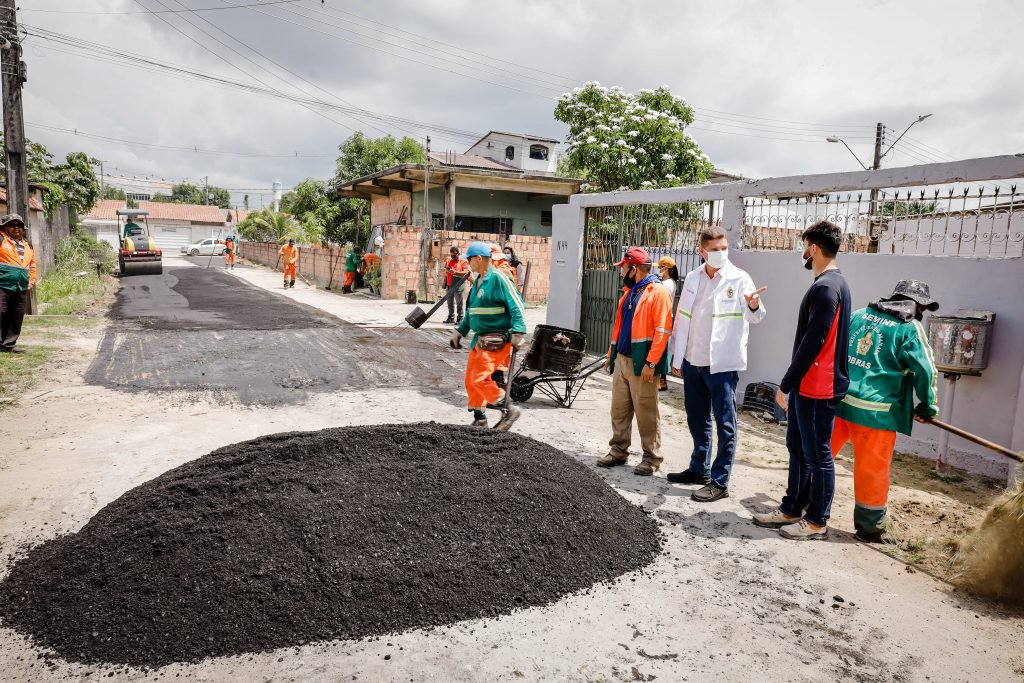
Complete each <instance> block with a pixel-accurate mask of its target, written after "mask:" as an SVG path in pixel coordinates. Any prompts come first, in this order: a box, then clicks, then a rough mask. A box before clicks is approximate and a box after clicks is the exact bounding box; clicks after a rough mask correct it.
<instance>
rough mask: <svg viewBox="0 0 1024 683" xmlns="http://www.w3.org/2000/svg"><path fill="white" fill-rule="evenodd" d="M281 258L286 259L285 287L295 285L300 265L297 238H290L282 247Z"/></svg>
mask: <svg viewBox="0 0 1024 683" xmlns="http://www.w3.org/2000/svg"><path fill="white" fill-rule="evenodd" d="M278 253H280V254H281V260H282V261H284V288H285V289H288V288H289V287H294V286H295V273H296V271H297V270H298V265H299V248H298V247H297V246H295V239H294V238H293V239H289V240H288V244H285V245H283V246H282V247H281V251H280V252H278Z"/></svg>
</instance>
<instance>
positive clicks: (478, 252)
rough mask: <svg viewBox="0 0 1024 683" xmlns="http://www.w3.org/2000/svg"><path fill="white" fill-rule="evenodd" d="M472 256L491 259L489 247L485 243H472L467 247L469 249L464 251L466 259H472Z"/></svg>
mask: <svg viewBox="0 0 1024 683" xmlns="http://www.w3.org/2000/svg"><path fill="white" fill-rule="evenodd" d="M474 256H486V257H487V258H491V246H490V245H489V244H487V243H486V242H473V243H472V244H471V245H469V249H466V258H473V257H474Z"/></svg>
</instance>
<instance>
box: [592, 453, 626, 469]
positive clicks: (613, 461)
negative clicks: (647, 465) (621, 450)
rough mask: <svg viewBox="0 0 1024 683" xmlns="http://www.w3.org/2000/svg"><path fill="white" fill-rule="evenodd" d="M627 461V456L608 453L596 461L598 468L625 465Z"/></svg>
mask: <svg viewBox="0 0 1024 683" xmlns="http://www.w3.org/2000/svg"><path fill="white" fill-rule="evenodd" d="M628 460H629V456H628V455H618V454H617V453H609V454H608V455H606V456H604V457H603V458H601V459H600V460H598V461H597V466H598V467H618V466H619V465H625V464H626V462H627V461H628Z"/></svg>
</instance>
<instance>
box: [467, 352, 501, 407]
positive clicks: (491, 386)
mask: <svg viewBox="0 0 1024 683" xmlns="http://www.w3.org/2000/svg"><path fill="white" fill-rule="evenodd" d="M511 356H512V345H511V344H505V346H504V348H502V349H501V350H500V351H484V350H483V349H481V348H475V349H470V351H469V360H468V361H467V362H466V394H467V396H468V400H467V402H466V406H467V407H468V408H469V409H470V410H483V409H484V408H486V407H487V404H488V403H495V402H496V401H497V400H498V399H499V398H501V397H502V395H503V393H504V392H502V390H501V387H499V386H498V383H497V382H495V381H494V378H493V377H492V376H491V375H493V374H494V371H495V370H501V371H502V372H508V364H509V359H510V358H511Z"/></svg>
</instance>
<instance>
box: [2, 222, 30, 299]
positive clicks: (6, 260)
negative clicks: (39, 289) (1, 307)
mask: <svg viewBox="0 0 1024 683" xmlns="http://www.w3.org/2000/svg"><path fill="white" fill-rule="evenodd" d="M21 243H22V245H23V246H24V248H25V254H24V256H21V255H19V254H18V247H17V246H15V244H14V240H12V239H11V238H9V237H8V236H7V235H2V234H0V276H4V275H6V277H2V278H0V282H6V281H10V282H11V284H12V286H11V287H10V289H14V290H17V291H25V290H22V289H21V286H20V285H15V284H14V283H15V282H21V281H24V279H25V276H26V275H27V276H28V277H27V279H28V285H27V287H26V289H28V288H30V287H34V286H35V284H36V281H37V280H38V279H39V274H38V270H37V268H36V252H35V250H33V249H32V245H31V244H29V243H28V240H22V241H21ZM4 289H8V287H4Z"/></svg>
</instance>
